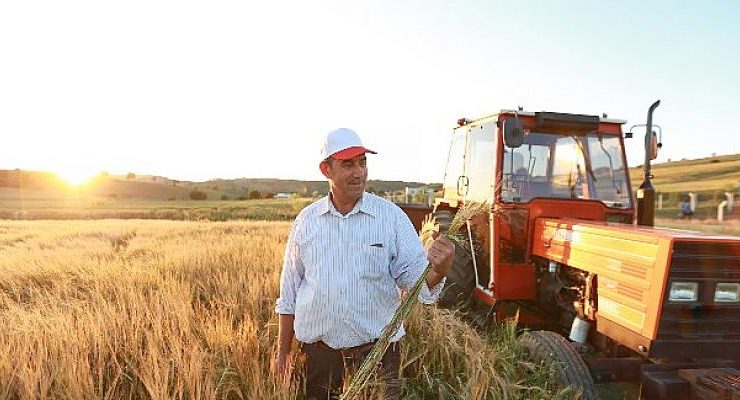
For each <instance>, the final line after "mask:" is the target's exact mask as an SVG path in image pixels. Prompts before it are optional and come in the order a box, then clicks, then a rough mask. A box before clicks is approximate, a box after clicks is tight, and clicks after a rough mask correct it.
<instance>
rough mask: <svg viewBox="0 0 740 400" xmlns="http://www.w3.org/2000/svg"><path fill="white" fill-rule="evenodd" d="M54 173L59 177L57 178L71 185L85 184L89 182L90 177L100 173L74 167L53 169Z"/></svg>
mask: <svg viewBox="0 0 740 400" xmlns="http://www.w3.org/2000/svg"><path fill="white" fill-rule="evenodd" d="M54 173H55V174H56V175H57V176H58V177H59V179H61V180H63V181H64V182H66V183H67V184H69V186H72V187H81V186H85V185H86V184H88V183H90V181H91V180H92V178H94V177H95V176H98V175H100V172H91V171H87V170H84V169H74V168H69V169H63V168H59V169H55V170H54Z"/></svg>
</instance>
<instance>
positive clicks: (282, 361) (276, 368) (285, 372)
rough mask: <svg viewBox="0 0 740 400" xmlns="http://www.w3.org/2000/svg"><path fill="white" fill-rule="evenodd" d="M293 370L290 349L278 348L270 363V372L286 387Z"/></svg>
mask: <svg viewBox="0 0 740 400" xmlns="http://www.w3.org/2000/svg"><path fill="white" fill-rule="evenodd" d="M292 372H293V357H291V354H290V350H283V349H280V348H279V349H278V351H277V355H276V356H275V360H274V364H273V365H272V374H273V376H274V377H275V380H276V381H277V382H278V384H280V385H283V386H285V387H287V386H288V385H289V384H290V376H291V373H292Z"/></svg>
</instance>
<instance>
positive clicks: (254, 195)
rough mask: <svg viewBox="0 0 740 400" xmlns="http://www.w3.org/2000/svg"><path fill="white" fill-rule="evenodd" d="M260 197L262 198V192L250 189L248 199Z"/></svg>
mask: <svg viewBox="0 0 740 400" xmlns="http://www.w3.org/2000/svg"><path fill="white" fill-rule="evenodd" d="M261 198H262V193H260V191H259V190H252V191H251V192H249V199H250V200H252V199H261Z"/></svg>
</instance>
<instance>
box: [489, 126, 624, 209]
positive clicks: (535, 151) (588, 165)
mask: <svg viewBox="0 0 740 400" xmlns="http://www.w3.org/2000/svg"><path fill="white" fill-rule="evenodd" d="M501 189H502V190H501V197H502V200H503V201H506V202H526V201H529V200H531V199H533V198H535V197H550V198H552V197H555V198H568V199H594V200H601V201H602V202H604V204H606V205H607V206H609V207H617V208H629V207H631V205H632V200H631V195H630V191H629V187H628V186H627V170H626V169H625V164H624V160H623V158H622V146H621V142H620V140H619V137H617V136H612V135H602V134H599V133H590V134H587V135H578V136H576V135H573V136H564V135H555V134H549V133H542V132H530V133H529V134H527V135H526V136H525V137H524V144H523V145H522V146H520V147H518V148H516V149H511V148H508V147H507V148H504V160H503V176H502V188H501Z"/></svg>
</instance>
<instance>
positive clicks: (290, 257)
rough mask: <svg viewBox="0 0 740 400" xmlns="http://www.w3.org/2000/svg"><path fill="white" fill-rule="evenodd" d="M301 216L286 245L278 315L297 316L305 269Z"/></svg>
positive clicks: (294, 222)
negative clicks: (301, 237)
mask: <svg viewBox="0 0 740 400" xmlns="http://www.w3.org/2000/svg"><path fill="white" fill-rule="evenodd" d="M301 220H302V219H301V216H300V215H299V216H298V217H297V218H296V219H295V221H293V225H292V226H291V228H290V234H289V235H288V242H287V243H286V244H285V256H284V257H283V269H282V272H281V273H280V297H279V298H278V299H277V301H276V306H275V312H276V313H278V314H295V300H296V294H297V293H298V288H299V287H300V285H301V282H302V281H303V276H304V267H303V262H302V261H301V257H300V246H299V242H298V238H299V237H300V225H301Z"/></svg>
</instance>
